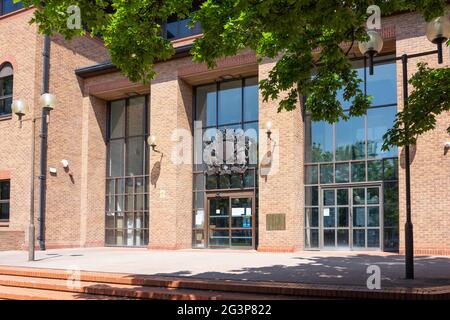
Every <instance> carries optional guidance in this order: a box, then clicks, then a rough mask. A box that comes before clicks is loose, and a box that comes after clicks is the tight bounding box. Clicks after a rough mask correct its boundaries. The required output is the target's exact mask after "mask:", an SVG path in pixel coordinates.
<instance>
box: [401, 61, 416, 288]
mask: <svg viewBox="0 0 450 320" xmlns="http://www.w3.org/2000/svg"><path fill="white" fill-rule="evenodd" d="M402 67H403V109H404V110H405V109H406V108H407V107H408V55H406V54H404V55H402ZM405 126H408V124H405ZM406 134H407V132H406ZM405 184H406V223H405V271H406V279H414V237H413V224H412V220H411V167H410V157H409V145H406V146H405Z"/></svg>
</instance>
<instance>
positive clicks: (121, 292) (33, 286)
mask: <svg viewBox="0 0 450 320" xmlns="http://www.w3.org/2000/svg"><path fill="white" fill-rule="evenodd" d="M4 287H9V288H22V289H30V290H32V291H31V292H33V290H39V291H42V294H44V293H45V292H44V291H46V292H48V293H49V294H50V292H58V293H72V294H77V295H82V296H83V297H84V296H86V295H87V296H86V297H89V295H92V296H93V297H94V298H92V299H96V298H95V297H97V296H98V297H108V296H109V297H116V298H128V299H158V300H224V299H226V300H254V299H259V300H261V299H262V300H266V299H271V300H273V299H296V298H297V297H284V296H272V295H258V294H243V293H229V292H217V291H210V290H192V289H190V290H189V289H176V288H164V287H153V286H135V285H126V284H114V283H99V282H91V281H70V280H64V279H50V278H38V277H27V276H10V275H0V297H1V290H2V288H4ZM70 297H71V296H70V295H69V298H70ZM5 298H7V297H5Z"/></svg>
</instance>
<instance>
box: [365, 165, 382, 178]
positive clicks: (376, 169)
mask: <svg viewBox="0 0 450 320" xmlns="http://www.w3.org/2000/svg"><path fill="white" fill-rule="evenodd" d="M367 178H368V180H369V181H379V180H381V179H382V178H383V172H382V168H381V160H375V161H368V162H367Z"/></svg>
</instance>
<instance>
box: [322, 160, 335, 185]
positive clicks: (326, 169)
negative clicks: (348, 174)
mask: <svg viewBox="0 0 450 320" xmlns="http://www.w3.org/2000/svg"><path fill="white" fill-rule="evenodd" d="M320 183H333V165H332V164H322V165H320Z"/></svg>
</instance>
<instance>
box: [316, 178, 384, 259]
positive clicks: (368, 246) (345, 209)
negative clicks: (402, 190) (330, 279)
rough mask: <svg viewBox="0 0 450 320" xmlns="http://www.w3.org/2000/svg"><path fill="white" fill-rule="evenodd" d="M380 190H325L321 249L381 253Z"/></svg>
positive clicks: (322, 207)
mask: <svg viewBox="0 0 450 320" xmlns="http://www.w3.org/2000/svg"><path fill="white" fill-rule="evenodd" d="M381 195H382V193H381V187H380V186H361V187H359V186H358V187H343V188H326V189H325V188H324V189H322V192H321V206H320V212H321V214H320V220H321V229H322V230H321V237H320V238H321V239H320V241H321V247H322V248H323V249H340V250H372V249H375V250H376V249H381V243H382V239H381V237H382V221H383V220H382V199H381Z"/></svg>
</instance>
